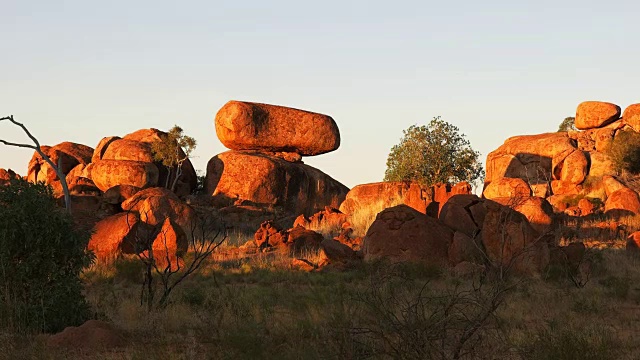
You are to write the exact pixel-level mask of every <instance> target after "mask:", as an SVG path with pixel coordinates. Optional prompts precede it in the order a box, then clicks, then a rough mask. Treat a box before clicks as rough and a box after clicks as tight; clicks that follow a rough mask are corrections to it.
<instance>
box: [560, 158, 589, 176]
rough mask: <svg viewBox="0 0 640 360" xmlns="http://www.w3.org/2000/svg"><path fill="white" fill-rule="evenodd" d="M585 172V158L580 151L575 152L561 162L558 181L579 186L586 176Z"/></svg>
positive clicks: (586, 162)
mask: <svg viewBox="0 0 640 360" xmlns="http://www.w3.org/2000/svg"><path fill="white" fill-rule="evenodd" d="M587 171H588V161H587V157H586V156H585V155H584V152H582V151H581V150H576V151H574V152H572V153H571V154H569V155H568V156H567V157H566V158H565V159H564V161H563V162H562V169H561V171H560V174H561V175H560V180H562V181H564V182H565V183H569V184H581V183H582V182H583V181H584V179H585V177H586V176H587Z"/></svg>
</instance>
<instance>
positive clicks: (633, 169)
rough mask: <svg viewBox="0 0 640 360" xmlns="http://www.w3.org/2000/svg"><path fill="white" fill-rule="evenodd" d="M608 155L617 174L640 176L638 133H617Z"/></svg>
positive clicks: (624, 131) (639, 137)
mask: <svg viewBox="0 0 640 360" xmlns="http://www.w3.org/2000/svg"><path fill="white" fill-rule="evenodd" d="M608 155H609V157H610V158H611V161H612V162H613V165H614V166H615V168H616V170H617V171H618V172H627V173H631V174H640V133H637V132H635V131H633V130H622V131H618V133H617V134H616V136H615V138H614V140H613V143H612V144H611V147H610V148H609V151H608Z"/></svg>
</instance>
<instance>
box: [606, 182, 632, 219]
mask: <svg viewBox="0 0 640 360" xmlns="http://www.w3.org/2000/svg"><path fill="white" fill-rule="evenodd" d="M604 210H605V212H607V213H609V212H611V211H616V212H620V213H627V212H628V213H633V214H640V198H638V193H637V192H635V191H633V190H631V189H629V188H623V189H620V190H618V191H615V192H613V193H612V194H611V195H609V197H608V198H607V202H606V203H605V207H604Z"/></svg>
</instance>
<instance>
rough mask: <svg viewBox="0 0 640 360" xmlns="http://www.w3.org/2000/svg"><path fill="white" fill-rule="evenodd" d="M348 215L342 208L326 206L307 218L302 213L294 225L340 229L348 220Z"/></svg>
mask: <svg viewBox="0 0 640 360" xmlns="http://www.w3.org/2000/svg"><path fill="white" fill-rule="evenodd" d="M348 218H349V217H348V215H346V214H343V213H342V212H340V210H338V209H335V208H332V207H330V206H326V207H325V209H324V211H320V212H317V213H315V214H313V215H312V216H311V217H309V218H307V217H306V216H304V215H300V216H298V217H297V218H296V220H295V221H294V222H293V227H294V228H295V227H296V226H302V227H303V228H305V229H316V230H318V229H324V230H330V229H340V228H341V227H342V224H344V223H345V222H347V220H348Z"/></svg>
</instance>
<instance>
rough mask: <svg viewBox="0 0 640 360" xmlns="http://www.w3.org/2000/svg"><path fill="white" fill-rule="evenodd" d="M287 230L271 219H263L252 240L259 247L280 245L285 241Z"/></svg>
mask: <svg viewBox="0 0 640 360" xmlns="http://www.w3.org/2000/svg"><path fill="white" fill-rule="evenodd" d="M287 236H288V234H287V232H286V231H284V230H282V229H281V228H280V227H279V226H277V225H276V224H275V223H274V222H273V221H271V220H269V221H265V222H263V223H262V224H260V228H259V229H258V230H256V232H255V234H254V235H253V239H254V242H255V244H256V246H257V247H258V248H259V249H266V248H268V247H276V246H281V245H283V244H284V243H285V242H286V241H287Z"/></svg>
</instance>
